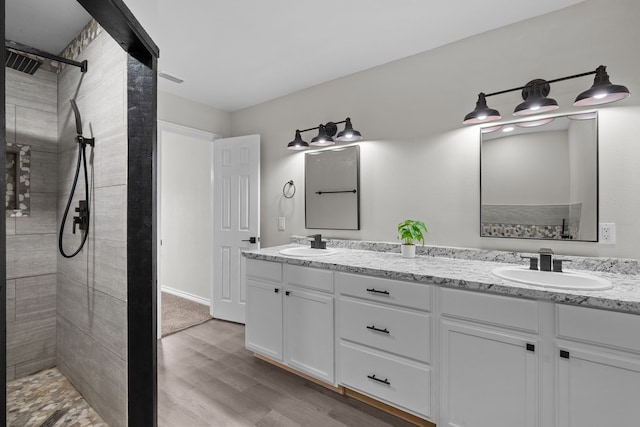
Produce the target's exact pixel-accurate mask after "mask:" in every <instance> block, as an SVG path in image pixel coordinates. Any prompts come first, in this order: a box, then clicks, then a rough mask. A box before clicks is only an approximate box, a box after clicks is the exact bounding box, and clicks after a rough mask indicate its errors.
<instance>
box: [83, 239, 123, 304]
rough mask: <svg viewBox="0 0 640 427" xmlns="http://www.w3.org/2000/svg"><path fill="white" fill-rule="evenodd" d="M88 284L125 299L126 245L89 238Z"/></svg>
mask: <svg viewBox="0 0 640 427" xmlns="http://www.w3.org/2000/svg"><path fill="white" fill-rule="evenodd" d="M89 258H90V259H91V260H92V262H90V263H89V286H92V287H93V288H95V289H96V290H98V291H100V292H103V293H105V294H107V295H110V296H112V297H114V298H117V299H119V300H121V301H127V245H126V243H123V242H115V241H111V240H103V239H91V238H89Z"/></svg>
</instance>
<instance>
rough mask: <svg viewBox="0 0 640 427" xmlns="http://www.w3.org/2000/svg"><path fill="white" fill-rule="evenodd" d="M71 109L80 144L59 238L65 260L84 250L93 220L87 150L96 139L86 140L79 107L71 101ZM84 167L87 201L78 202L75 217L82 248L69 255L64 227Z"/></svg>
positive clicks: (60, 248) (74, 228) (59, 247)
mask: <svg viewBox="0 0 640 427" xmlns="http://www.w3.org/2000/svg"><path fill="white" fill-rule="evenodd" d="M71 109H72V110H73V113H74V115H75V119H76V134H77V135H76V142H77V143H78V161H77V163H76V172H75V175H74V177H73V184H72V185H71V192H70V193H69V199H68V200H67V205H66V207H65V209H64V214H63V216H62V222H61V223H60V234H59V236H58V249H59V250H60V254H62V256H63V257H65V258H73V257H74V256H76V255H77V254H78V253H80V251H81V250H82V248H83V247H84V244H85V242H86V241H87V237H88V236H89V221H90V219H91V212H90V210H89V206H90V199H89V176H88V173H87V155H86V152H85V149H86V147H87V145H90V146H91V147H93V146H94V142H95V139H94V138H85V137H84V136H83V135H82V118H81V117H80V110H78V105H77V104H76V101H75V100H73V99H72V100H71ZM81 165H82V166H83V169H84V192H85V199H84V200H80V201H79V202H78V207H77V208H75V211H76V212H77V213H78V215H77V216H74V217H73V234H76V226H78V228H79V229H80V231H81V232H83V233H82V241H81V242H80V247H79V248H78V249H77V250H76V251H75V252H73V253H71V254H68V253H66V252H65V251H64V247H63V244H62V242H63V236H64V226H65V224H66V222H67V215H68V214H69V208H70V207H71V201H72V200H73V195H74V193H75V191H76V185H77V184H78V175H79V174H80V166H81Z"/></svg>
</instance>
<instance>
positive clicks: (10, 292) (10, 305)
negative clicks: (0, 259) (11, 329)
mask: <svg viewBox="0 0 640 427" xmlns="http://www.w3.org/2000/svg"><path fill="white" fill-rule="evenodd" d="M15 320H16V279H10V280H7V323H10V322H15Z"/></svg>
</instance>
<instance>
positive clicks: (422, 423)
mask: <svg viewBox="0 0 640 427" xmlns="http://www.w3.org/2000/svg"><path fill="white" fill-rule="evenodd" d="M253 356H254V357H255V358H256V359H260V360H262V361H264V362H267V363H269V364H271V365H274V366H277V367H278V368H280V369H284V370H285V371H287V372H291V373H292V374H295V375H298V376H299V377H302V378H304V379H305V380H307V381H310V382H312V383H314V384H317V385H319V386H322V387H324V388H326V389H329V390H331V391H334V392H336V393H338V394H342V395H344V396H348V397H351V398H352V399H356V400H359V401H360V402H362V403H365V404H367V405H369V406H373V407H374V408H376V409H380V410H381V411H384V412H386V413H388V414H391V415H393V416H395V417H398V418H400V419H402V420H405V421H407V422H409V423H411V424H414V425H416V426H418V427H436V425H435V424H433V423H432V422H430V421H427V420H425V419H423V418H420V417H418V416H416V415H413V414H410V413H409V412H405V411H403V410H402V409H398V408H396V407H395V406H391V405H388V404H386V403H384V402H381V401H379V400H376V399H374V398H372V397H369V396H367V395H365V394H362V393H358V392H357V391H354V390H351V389H349V388H346V387H344V386H341V385H339V386H333V385H331V384H327V383H325V382H323V381H321V380H319V379H317V378H314V377H312V376H310V375H307V374H304V373H302V372H300V371H298V370H296V369H293V368H290V367H288V366H287V365H284V364H282V363H280V362H276V361H275V360H273V359H269V358H268V357H267V356H263V355H261V354H259V353H253Z"/></svg>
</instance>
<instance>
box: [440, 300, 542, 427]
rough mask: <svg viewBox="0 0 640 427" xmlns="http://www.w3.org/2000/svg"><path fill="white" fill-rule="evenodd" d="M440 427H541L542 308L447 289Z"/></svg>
mask: <svg viewBox="0 0 640 427" xmlns="http://www.w3.org/2000/svg"><path fill="white" fill-rule="evenodd" d="M440 291H441V292H440V295H441V311H442V317H441V321H440V335H441V338H440V351H441V353H440V354H441V365H440V367H441V385H440V386H441V388H440V390H441V392H440V399H441V413H440V423H438V425H439V426H440V425H441V426H447V427H460V426H474V427H513V426H521V427H534V426H538V425H539V423H538V404H537V402H538V399H537V396H538V388H539V385H538V384H539V383H538V353H539V351H538V350H539V344H538V341H539V340H538V337H537V335H536V334H537V332H538V311H537V302H536V301H531V300H525V299H517V298H508V297H502V296H497V295H489V294H481V293H476V292H469V291H463V290H455V289H441V290H440Z"/></svg>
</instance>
